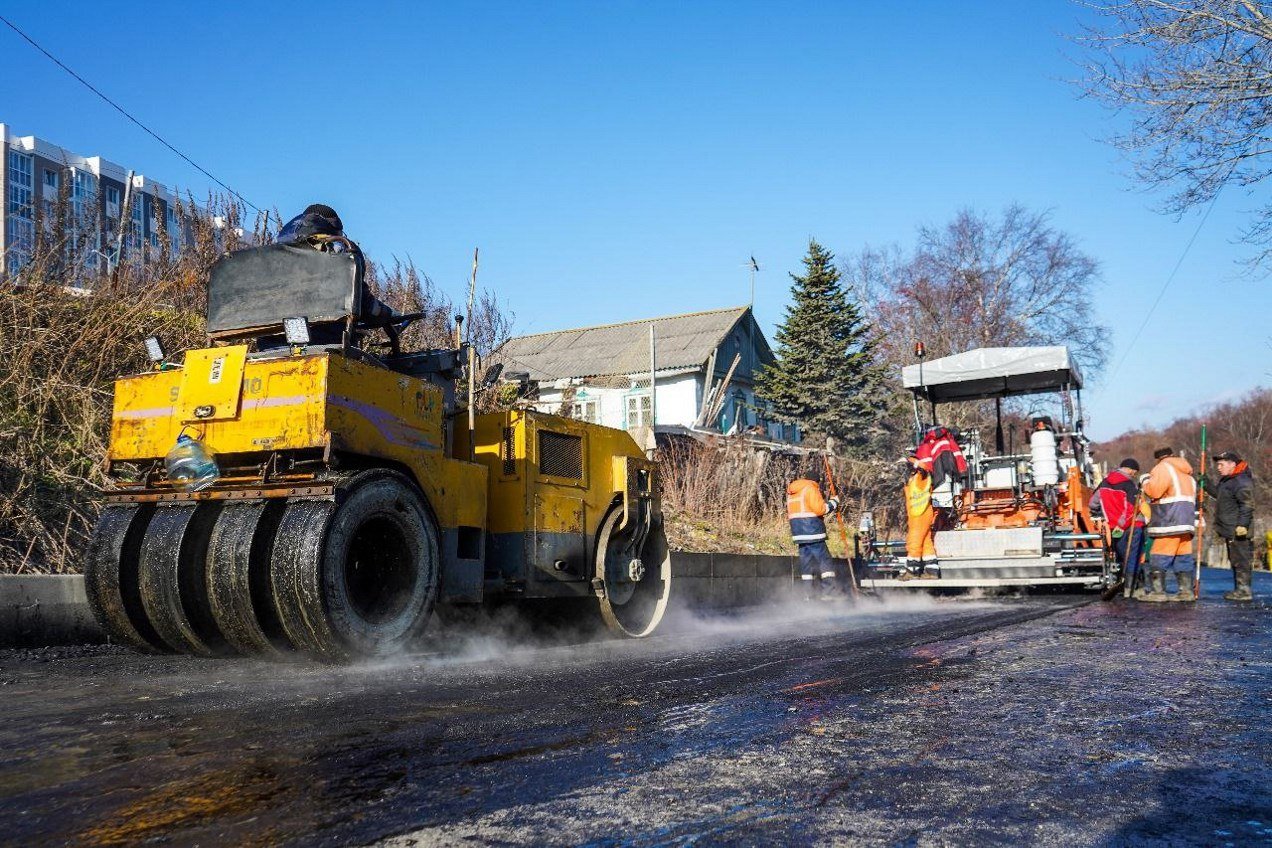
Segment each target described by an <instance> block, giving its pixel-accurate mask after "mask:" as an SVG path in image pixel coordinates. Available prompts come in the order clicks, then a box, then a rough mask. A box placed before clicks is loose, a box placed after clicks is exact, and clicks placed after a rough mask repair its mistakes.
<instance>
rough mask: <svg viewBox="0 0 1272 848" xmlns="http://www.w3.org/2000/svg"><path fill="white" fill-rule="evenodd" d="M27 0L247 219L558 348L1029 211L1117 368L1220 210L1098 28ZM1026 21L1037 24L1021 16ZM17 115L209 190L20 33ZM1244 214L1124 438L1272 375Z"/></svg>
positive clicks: (825, 9)
mask: <svg viewBox="0 0 1272 848" xmlns="http://www.w3.org/2000/svg"><path fill="white" fill-rule="evenodd" d="M363 8H364V7H362V6H361V4H324V3H321V2H308V3H304V4H301V5H297V4H287V3H261V4H253V5H251V6H247V5H242V4H233V3H226V4H199V5H189V4H178V3H173V4H132V3H103V2H93V3H65V2H45V3H42V4H39V5H38V6H36V5H31V4H5V5H4V9H5V12H4V14H5V15H6V16H10V17H12V18H13V19H14V20H15V22H16V23H17V24H18V25H19V26H21V27H23V28H24V29H26V30H27V31H28V32H29V33H30V34H31V35H32V36H33V37H34V38H36V39H37V40H38V41H41V42H42V43H43V44H44V45H45V46H46V47H48V48H49V49H51V50H52V51H53V52H54V53H55V54H57V55H59V56H60V57H61V58H62V59H63V61H65V62H66V63H67V64H69V65H70V66H71V67H72V68H74V69H75V70H77V71H79V72H80V73H81V74H83V75H84V76H85V77H87V78H88V79H89V80H90V81H92V82H93V83H95V84H96V85H98V86H99V87H100V88H102V89H103V90H104V91H105V92H106V93H107V94H109V95H111V96H112V97H114V98H115V99H117V100H119V101H120V102H122V103H123V104H124V105H125V106H127V107H128V108H129V109H130V110H132V111H133V112H134V113H135V114H137V115H138V116H139V117H140V118H141V119H142V120H143V121H144V122H146V123H148V124H149V125H151V126H152V127H153V128H154V129H156V130H157V131H158V132H159V133H160V134H161V135H165V136H166V137H167V138H168V139H169V140H170V141H172V142H174V143H175V144H176V145H177V147H179V148H181V149H182V150H183V151H185V152H186V153H187V154H188V155H190V156H191V157H192V158H193V159H194V160H195V161H197V162H199V163H200V164H202V165H203V166H204V167H206V168H208V169H209V170H210V171H211V172H212V173H214V174H216V175H217V176H218V177H219V178H220V179H222V180H224V181H225V182H227V183H229V184H230V185H231V186H233V187H234V188H235V189H237V190H238V191H240V192H241V193H242V194H243V195H244V196H246V197H247V198H248V199H249V200H251V201H252V202H254V203H256V204H258V205H261V206H268V207H271V208H272V207H277V208H278V209H280V210H282V212H283V214H284V215H289V214H291V213H292V212H294V211H298V210H300V209H301V208H303V207H304V206H305V205H307V204H308V203H311V202H314V201H324V202H327V203H330V204H331V205H333V206H335V207H336V208H337V209H338V210H339V211H340V213H341V215H342V216H343V218H344V220H345V223H346V229H347V230H348V232H349V233H350V235H351V236H353V237H354V238H355V239H357V240H358V241H360V242H361V243H362V244H363V246H364V248H365V249H366V250H367V251H368V252H369V253H370V254H372V255H373V256H374V257H375V258H377V259H380V260H385V259H389V258H390V257H391V256H393V255H397V256H407V255H409V256H411V257H413V258H414V259H415V260H416V262H417V263H418V264H419V266H420V267H421V268H422V269H423V270H425V271H426V272H427V273H428V274H430V275H431V276H432V277H433V278H434V279H435V280H436V281H437V282H438V283H439V284H440V285H441V286H442V287H443V288H444V289H445V290H447V291H448V292H450V293H452V295H454V296H456V297H459V296H462V293H463V291H464V289H465V284H466V279H467V274H468V266H469V263H470V260H471V255H472V249H473V247H474V246H480V248H481V253H482V269H481V283H482V284H483V285H484V286H486V287H490V288H493V289H495V290H497V291H498V292H499V294H500V296H501V297H502V298H503V300H504V302H505V303H506V304H507V306H508V307H509V308H510V309H511V310H512V311H513V312H514V313H515V314H516V326H515V331H516V332H518V333H526V332H539V331H546V330H552V329H559V328H564V327H570V326H579V325H586V324H593V323H604V322H611V321H622V320H627V319H633V318H643V317H649V316H652V315H659V314H668V313H674V312H681V311H689V310H698V309H711V308H716V307H721V306H728V305H735V304H740V303H745V302H746V301H747V299H748V298H749V278H748V273H747V271H746V269H745V267H744V266H745V264H746V260H747V257H748V256H750V255H752V254H754V255H755V257H756V258H757V259H758V260H759V261H760V263H761V264H762V265H763V266H764V269H765V270H764V271H763V272H762V273H761V274H760V275H759V291H758V294H757V298H756V313H757V317H758V318H759V320H760V323H761V325H762V326H763V327H764V328H765V329H766V331H768V332H769V333H770V334H771V332H772V329H773V327H774V326H775V325H776V324H777V322H779V321H780V320H781V318H782V314H783V308H784V307H785V305H786V303H787V301H788V298H789V285H790V281H789V278H788V277H787V272H788V271H792V270H796V269H798V268H799V267H800V265H799V260H800V258H801V256H802V255H803V253H804V250H805V248H806V246H807V242H808V238H809V237H810V236H815V237H816V238H817V239H819V240H820V241H821V242H823V243H824V244H826V245H827V246H828V247H830V248H831V249H832V250H834V251H836V252H837V253H839V254H841V255H842V254H848V253H851V252H853V251H856V250H858V249H859V248H861V247H862V246H864V245H866V244H871V245H876V246H879V245H884V244H888V243H893V242H899V243H901V244H910V243H912V241H913V236H914V231H915V229H916V228H917V227H918V226H919V225H922V224H939V223H942V222H944V221H946V220H947V219H948V218H950V217H951V216H952V215H953V214H954V212H955V211H956V210H957V209H958V208H960V207H962V206H972V207H976V208H978V209H982V210H991V211H993V210H998V209H1001V208H1002V207H1004V206H1006V205H1007V204H1009V203H1011V202H1013V201H1019V202H1021V203H1023V204H1025V205H1026V206H1028V207H1030V208H1033V209H1049V210H1052V215H1053V221H1054V224H1055V225H1056V226H1057V227H1059V228H1060V229H1063V230H1065V231H1067V232H1069V233H1070V234H1072V235H1073V236H1074V237H1075V238H1076V239H1077V240H1078V242H1079V243H1080V245H1081V246H1082V248H1083V249H1085V250H1086V251H1087V252H1088V253H1089V254H1091V255H1092V256H1093V257H1095V258H1096V259H1097V260H1099V262H1100V264H1101V268H1102V275H1103V281H1104V282H1103V287H1102V289H1101V290H1100V292H1099V294H1098V297H1097V307H1098V312H1099V314H1100V316H1101V318H1102V320H1103V321H1104V322H1106V323H1108V324H1111V325H1113V326H1114V327H1115V328H1116V329H1115V332H1114V343H1115V350H1114V355H1113V362H1114V363H1116V362H1118V361H1120V360H1121V359H1122V356H1123V354H1124V353H1125V352H1126V344H1127V342H1128V341H1129V337H1130V335H1131V334H1132V333H1133V332H1134V330H1135V328H1136V327H1137V326H1138V325H1139V322H1140V320H1141V318H1142V315H1143V313H1144V310H1146V309H1147V308H1148V306H1149V304H1150V303H1151V302H1152V300H1153V298H1154V297H1156V295H1157V292H1158V291H1159V290H1160V287H1161V285H1162V284H1163V282H1164V281H1165V279H1166V278H1167V276H1168V275H1169V274H1170V272H1171V269H1172V268H1173V267H1174V265H1175V263H1176V262H1177V260H1178V259H1179V256H1180V255H1181V252H1182V251H1183V247H1184V245H1185V244H1186V243H1187V241H1188V239H1189V238H1190V237H1191V235H1192V233H1193V230H1194V228H1195V227H1196V222H1197V220H1198V218H1199V216H1197V215H1194V216H1191V217H1188V218H1185V219H1184V220H1183V221H1180V222H1176V221H1175V220H1174V219H1172V218H1170V217H1168V216H1164V215H1161V214H1159V213H1158V212H1157V211H1155V204H1156V202H1157V201H1158V200H1159V198H1157V197H1154V196H1151V195H1145V194H1143V193H1141V192H1139V191H1138V190H1137V189H1136V188H1135V187H1134V185H1133V184H1132V183H1131V181H1130V180H1129V178H1128V177H1127V175H1126V174H1127V170H1128V168H1127V166H1126V164H1125V163H1124V162H1122V161H1121V160H1120V159H1119V157H1118V155H1117V154H1116V153H1115V152H1114V151H1113V150H1112V149H1111V148H1109V147H1108V146H1106V145H1104V144H1103V143H1101V141H1100V139H1101V138H1102V137H1103V136H1104V135H1106V134H1107V133H1108V132H1109V131H1110V130H1111V129H1112V128H1113V127H1114V126H1115V124H1114V123H1112V119H1111V118H1110V117H1109V116H1108V115H1107V114H1106V113H1105V112H1104V111H1103V110H1102V108H1101V107H1099V106H1098V105H1097V104H1095V103H1093V102H1089V101H1084V100H1081V99H1079V98H1078V96H1077V93H1076V90H1075V88H1074V87H1073V86H1071V85H1070V84H1068V82H1067V80H1069V79H1071V78H1073V77H1074V76H1076V75H1077V69H1076V68H1075V67H1074V66H1073V65H1072V64H1071V63H1070V61H1069V60H1068V58H1067V54H1072V53H1073V49H1072V46H1071V45H1069V44H1068V43H1067V42H1066V41H1065V40H1064V38H1063V34H1064V33H1069V32H1073V31H1075V29H1076V24H1077V22H1078V20H1079V18H1080V17H1081V16H1082V15H1085V14H1087V12H1086V11H1085V10H1083V9H1082V8H1081V7H1079V6H1077V5H1075V4H1071V3H1068V2H1062V1H1061V0H1049V2H1036V3H1029V4H1021V3H1018V2H1015V3H1008V2H998V3H979V4H962V3H960V4H954V3H935V2H933V3H918V4H901V5H898V4H853V3H840V4H826V3H808V4H797V3H746V2H728V3H702V2H700V3H658V2H613V3H595V2H590V3H511V2H508V3H485V4H458V3H451V4H440V3H400V4H385V5H383V6H381V7H379V8H377V9H374V10H372V8H371V7H370V5H368V6H367V7H365V9H366V10H365V11H361V9H363ZM1025 10H1028V12H1027V13H1026V12H1025ZM0 80H3V81H4V82H3V83H0V85H2V88H0V121H4V122H6V123H8V124H10V125H11V126H12V128H13V130H14V131H15V132H17V133H18V134H21V135H26V134H36V135H39V136H42V137H44V138H47V139H49V140H50V141H53V142H55V143H57V144H61V145H62V146H64V147H68V148H70V149H72V150H74V151H76V152H78V153H82V154H86V155H93V154H98V155H102V156H105V157H107V158H109V159H112V160H113V161H116V162H119V163H120V164H123V165H125V166H127V167H132V168H136V169H138V170H140V171H142V172H144V173H146V174H147V175H148V176H150V177H152V178H153V179H156V180H158V181H160V182H163V183H165V184H168V185H177V186H181V187H187V188H190V189H192V190H194V191H195V192H196V193H200V192H202V191H204V190H205V189H206V188H207V187H208V181H207V180H206V179H205V178H204V177H202V176H201V175H200V174H198V173H197V172H196V171H194V170H193V169H191V168H190V167H189V166H188V165H186V164H185V163H184V162H182V161H181V160H180V159H178V158H177V157H176V156H174V155H173V154H171V153H170V152H168V151H167V150H165V149H164V148H162V147H161V146H159V145H158V144H157V143H156V142H155V141H153V140H152V139H150V138H149V137H148V136H146V135H144V134H143V133H142V132H141V131H140V130H138V129H137V128H136V127H134V126H133V125H131V124H129V123H128V122H126V121H125V120H124V119H123V118H122V117H121V116H119V115H118V114H117V113H115V112H114V111H112V110H111V109H110V108H109V107H108V106H106V105H105V104H103V103H102V102H101V101H99V100H97V99H96V98H95V97H94V96H93V95H92V94H91V93H89V92H88V91H86V90H85V89H83V88H82V87H80V86H79V84H78V83H76V82H74V81H73V80H71V79H70V78H69V77H67V76H66V75H65V74H63V73H62V72H61V71H60V70H58V69H57V68H56V67H55V66H53V65H52V64H51V63H49V62H48V61H47V60H46V59H44V58H43V57H42V56H40V55H39V54H37V53H35V52H34V50H32V49H31V48H30V47H28V46H27V45H26V44H25V43H24V42H22V41H20V40H19V39H18V38H17V37H16V36H15V35H13V34H12V33H11V32H10V31H9V30H7V28H2V27H0ZM1266 200H1267V188H1266V187H1262V188H1260V189H1259V190H1258V192H1257V193H1256V194H1254V195H1247V194H1243V193H1241V192H1240V191H1238V190H1236V189H1233V190H1231V192H1230V193H1229V194H1227V195H1225V196H1224V197H1223V198H1222V199H1221V200H1220V202H1219V204H1218V206H1217V207H1216V209H1215V211H1214V213H1213V214H1212V215H1211V217H1210V219H1209V221H1208V222H1207V224H1206V226H1205V228H1204V229H1203V230H1202V232H1201V235H1200V237H1199V238H1198V239H1197V242H1196V244H1195V245H1194V247H1193V249H1192V251H1191V252H1190V253H1189V254H1188V257H1187V259H1186V261H1185V262H1184V264H1183V267H1182V268H1181V269H1180V271H1179V274H1178V276H1177V277H1176V279H1175V282H1174V283H1173V285H1172V287H1171V289H1170V291H1169V292H1168V293H1167V295H1166V297H1165V299H1164V300H1163V301H1162V304H1161V306H1160V307H1159V308H1158V311H1157V314H1156V316H1155V318H1154V320H1153V323H1152V324H1151V325H1150V327H1149V329H1148V330H1146V331H1145V333H1144V334H1143V336H1142V337H1141V338H1140V340H1139V342H1138V343H1137V344H1136V345H1135V347H1134V348H1133V349H1132V350H1131V351H1130V353H1129V356H1128V357H1127V359H1126V361H1125V364H1123V365H1122V367H1121V369H1120V370H1119V372H1118V373H1117V375H1116V377H1115V378H1113V379H1111V380H1110V379H1107V378H1106V379H1105V380H1104V381H1103V382H1102V383H1101V384H1096V385H1094V386H1092V387H1091V388H1090V390H1089V391H1088V392H1086V400H1087V403H1088V413H1089V414H1088V418H1089V421H1090V425H1091V426H1090V429H1091V431H1092V433H1093V435H1094V436H1095V437H1097V438H1106V437H1110V436H1112V435H1114V434H1116V433H1117V432H1119V431H1120V430H1122V429H1124V428H1126V427H1129V426H1133V425H1136V424H1140V423H1144V422H1151V423H1164V422H1165V421H1167V420H1169V419H1170V418H1171V417H1173V416H1176V415H1179V414H1182V413H1184V412H1187V411H1189V410H1191V409H1193V408H1195V407H1197V406H1200V405H1203V404H1206V403H1210V402H1214V401H1217V400H1223V399H1228V398H1231V397H1234V396H1236V395H1239V394H1241V393H1242V392H1244V391H1246V390H1248V389H1250V388H1253V387H1255V386H1257V385H1267V384H1269V383H1272V347H1269V340H1270V338H1272V283H1269V281H1268V280H1267V279H1257V280H1256V279H1250V278H1248V277H1243V276H1242V275H1241V273H1240V268H1239V266H1238V264H1237V263H1238V261H1239V260H1240V258H1241V257H1242V256H1243V255H1246V254H1245V249H1244V248H1242V247H1241V246H1240V245H1238V244H1236V243H1235V238H1236V235H1237V233H1238V232H1239V228H1240V226H1241V222H1242V217H1241V212H1242V211H1243V210H1246V209H1249V208H1251V207H1255V206H1258V205H1260V204H1262V203H1264V202H1266Z"/></svg>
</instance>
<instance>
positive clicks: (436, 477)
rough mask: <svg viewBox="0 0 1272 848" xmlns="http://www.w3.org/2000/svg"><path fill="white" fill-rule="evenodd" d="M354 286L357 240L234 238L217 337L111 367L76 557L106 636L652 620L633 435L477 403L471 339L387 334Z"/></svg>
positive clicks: (397, 637) (214, 277) (311, 637)
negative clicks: (505, 617) (469, 615)
mask: <svg viewBox="0 0 1272 848" xmlns="http://www.w3.org/2000/svg"><path fill="white" fill-rule="evenodd" d="M363 291H364V290H363V280H362V263H361V261H360V258H359V257H356V256H355V255H352V254H350V253H347V252H346V253H324V252H320V251H318V250H314V249H312V248H310V247H309V246H305V245H302V246H292V245H268V246H264V247H258V248H251V249H248V250H243V251H237V252H235V253H232V254H229V255H228V256H226V257H224V258H222V259H221V260H220V261H219V262H218V263H217V264H216V265H215V266H214V268H213V270H212V274H211V280H210V283H209V287H208V311H207V332H208V339H209V342H208V346H207V347H205V348H203V349H198V350H189V351H185V353H184V356H182V357H179V358H177V357H166V356H165V355H164V353H163V351H162V349H161V346H160V345H158V344H151V347H152V350H151V358H152V360H153V361H154V368H153V369H152V370H150V371H148V372H146V373H141V374H134V375H132V376H126V377H123V378H121V379H120V380H118V381H117V382H116V384H115V397H114V409H113V413H112V419H111V434H110V443H109V448H108V455H107V458H106V465H107V468H106V470H107V476H108V480H109V485H108V486H107V487H106V491H105V493H104V500H105V505H104V509H103V511H102V515H101V519H100V521H99V524H98V526H97V530H96V533H95V535H94V538H93V541H92V544H91V547H90V550H89V552H88V556H87V562H86V587H87V593H88V598H89V602H90V604H91V606H92V608H93V610H94V612H95V614H96V616H97V618H98V619H99V620H100V622H101V624H102V626H103V628H104V629H105V631H106V633H107V634H109V636H110V637H111V638H112V639H114V640H116V641H118V642H122V643H124V644H128V645H132V646H134V647H136V648H138V649H140V650H143V651H149V652H175V653H186V654H195V655H203V656H217V655H233V654H240V655H248V656H258V657H267V658H276V659H277V658H286V657H293V656H308V657H313V658H318V659H322V660H328V661H337V662H339V661H348V660H354V659H358V658H360V657H377V656H384V655H388V654H393V653H396V652H400V651H404V650H410V649H411V648H412V647H413V646H414V645H416V644H418V642H419V639H420V637H421V634H422V633H423V631H424V629H425V627H426V626H427V624H428V622H429V620H430V617H431V616H432V614H433V612H434V609H435V607H437V608H438V609H439V611H443V612H444V611H447V610H454V609H457V608H464V607H467V608H473V607H477V606H480V605H486V604H501V603H516V604H522V605H531V606H536V605H537V606H538V607H540V608H549V607H550V608H552V609H553V610H556V613H554V614H555V615H558V616H559V615H564V616H565V617H566V618H567V619H568V618H570V617H574V618H577V619H578V620H579V621H588V620H592V619H595V620H596V621H597V622H598V623H601V622H603V623H604V625H606V626H607V627H608V628H609V629H610V630H611V631H613V632H614V633H616V634H618V635H620V636H644V635H647V634H649V633H651V632H653V630H654V628H655V627H656V626H657V625H658V622H659V620H660V619H661V618H662V615H663V611H664V610H665V608H666V605H667V600H668V596H669V592H670V588H671V568H670V556H669V553H668V550H667V544H666V538H665V535H664V532H663V525H662V513H661V509H660V506H659V500H658V484H657V480H656V466H655V463H654V462H653V461H651V460H650V459H649V458H647V457H646V455H645V453H644V452H643V451H642V450H641V449H640V447H639V446H638V445H637V444H636V443H635V441H634V440H633V439H632V438H631V436H630V435H628V434H627V433H626V432H624V431H620V430H614V429H610V428H607V427H602V426H599V425H595V424H588V423H585V422H580V421H572V420H568V419H565V418H560V417H557V416H553V415H545V414H539V413H536V412H533V411H529V410H511V411H505V412H497V413H491V414H485V415H471V416H470V415H469V414H468V412H467V410H466V409H464V405H463V404H462V403H457V400H456V383H457V381H458V380H460V378H461V377H462V376H463V369H464V368H465V367H466V365H465V363H466V361H467V360H468V359H469V357H468V356H467V355H466V351H464V350H462V348H461V349H448V350H431V351H423V352H418V353H406V354H403V353H401V352H400V351H399V350H398V345H397V342H396V335H395V334H394V335H392V336H390V341H389V342H384V343H381V345H380V346H378V347H377V346H376V345H375V344H373V343H372V342H370V341H369V340H370V339H372V338H374V337H376V336H377V335H378V334H377V333H376V332H375V331H374V329H373V326H372V323H371V322H370V321H369V320H367V319H366V318H365V316H364V315H363V314H362V313H363V311H364V308H363V306H362V303H363V302H364V300H365V298H364V296H363ZM411 317H412V316H406V317H405V318H393V319H391V321H393V322H396V323H397V325H398V328H399V329H400V327H401V325H402V324H403V323H405V322H406V321H408V320H410V318H411ZM416 317H418V316H416ZM382 326H383V325H382ZM148 341H149V342H153V341H154V340H148ZM386 348H387V349H386ZM174 456H175V457H176V460H177V461H175V462H174V459H173V458H174ZM192 467H193V468H194V469H195V472H193V473H192V472H191V470H190V469H191V468H192ZM456 618H457V619H458V620H461V621H462V620H464V617H463V616H456Z"/></svg>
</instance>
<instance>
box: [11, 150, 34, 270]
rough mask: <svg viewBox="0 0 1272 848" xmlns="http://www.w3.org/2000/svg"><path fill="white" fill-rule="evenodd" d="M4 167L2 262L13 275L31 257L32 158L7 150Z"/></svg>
mask: <svg viewBox="0 0 1272 848" xmlns="http://www.w3.org/2000/svg"><path fill="white" fill-rule="evenodd" d="M5 167H6V168H7V169H8V177H9V179H8V184H9V192H8V194H9V196H8V197H6V198H5V216H6V224H7V226H6V227H5V231H6V233H5V235H6V237H5V246H4V254H5V265H6V267H7V269H8V271H9V273H10V274H15V275H16V274H17V273H18V271H20V270H21V268H22V266H23V265H25V264H26V263H27V262H28V261H29V260H30V258H31V251H32V249H33V248H34V247H35V157H34V156H32V155H31V154H29V153H23V152H21V151H19V150H10V151H9V155H8V157H7V161H6V162H5Z"/></svg>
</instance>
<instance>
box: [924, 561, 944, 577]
mask: <svg viewBox="0 0 1272 848" xmlns="http://www.w3.org/2000/svg"><path fill="white" fill-rule="evenodd" d="M937 566H938V563H937V562H936V560H932V561H931V562H926V561H925V562H922V563H920V564H919V577H921V578H923V579H924V580H939V579H941V574H940V569H939V568H938V567H937Z"/></svg>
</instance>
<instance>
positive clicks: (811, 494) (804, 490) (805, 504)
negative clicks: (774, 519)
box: [786, 479, 828, 543]
mask: <svg viewBox="0 0 1272 848" xmlns="http://www.w3.org/2000/svg"><path fill="white" fill-rule="evenodd" d="M827 511H828V510H827V509H826V500H825V499H824V498H823V497H822V493H821V487H819V486H818V485H817V484H816V483H814V482H813V481H812V480H804V479H799V480H796V481H794V482H793V483H791V484H790V485H789V486H787V487H786V517H787V518H788V519H789V520H790V522H791V539H792V540H793V541H794V542H796V543H800V542H820V541H821V540H822V539H825V538H826V522H825V521H823V520H822V516H823V515H825V514H826V513H827Z"/></svg>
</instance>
